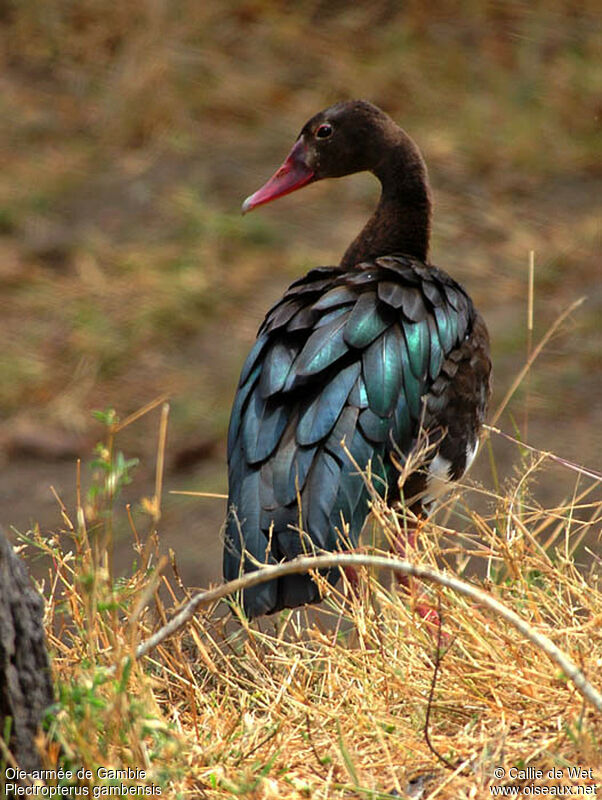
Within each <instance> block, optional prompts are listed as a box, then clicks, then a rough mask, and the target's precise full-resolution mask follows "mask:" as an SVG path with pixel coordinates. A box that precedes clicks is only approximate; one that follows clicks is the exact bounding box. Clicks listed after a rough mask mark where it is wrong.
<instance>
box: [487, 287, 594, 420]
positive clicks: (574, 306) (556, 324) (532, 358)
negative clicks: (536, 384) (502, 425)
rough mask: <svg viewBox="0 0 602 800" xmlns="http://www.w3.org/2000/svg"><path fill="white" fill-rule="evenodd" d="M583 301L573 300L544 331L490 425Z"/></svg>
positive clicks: (581, 299)
mask: <svg viewBox="0 0 602 800" xmlns="http://www.w3.org/2000/svg"><path fill="white" fill-rule="evenodd" d="M584 301H585V297H580V298H579V299H578V300H575V302H574V303H571V305H570V306H569V307H568V308H566V309H565V310H564V311H563V312H562V314H561V315H560V316H559V317H558V318H557V319H556V320H555V321H554V322H553V324H552V325H551V326H550V328H548V330H547V331H546V333H545V335H544V336H543V338H542V340H541V341H540V342H539V344H538V345H537V347H536V348H535V349H534V350H533V352H532V353H531V355H530V356H529V358H528V359H527V361H526V363H525V366H524V367H523V368H522V369H521V371H520V372H519V373H518V375H517V376H516V378H515V379H514V381H513V382H512V386H511V387H510V388H509V389H508V391H507V392H506V394H505V395H504V399H503V400H502V402H501V403H500V404H499V406H498V407H497V410H496V412H495V414H494V415H493V417H492V419H491V425H495V423H496V422H497V421H498V419H499V418H500V417H501V415H502V413H503V411H504V409H505V408H506V406H507V405H508V403H509V402H510V399H511V398H512V395H513V394H514V392H515V391H516V390H517V389H518V387H519V386H520V384H521V383H522V381H523V378H524V377H525V375H526V374H527V372H528V371H529V370H530V369H531V366H532V364H533V362H534V361H535V359H536V358H537V356H538V355H539V354H540V353H541V351H542V350H543V348H544V347H545V346H546V344H547V343H548V342H549V341H550V339H551V338H552V336H553V335H554V334H555V333H556V331H557V330H558V328H559V327H560V326H561V325H562V323H563V322H564V321H565V319H566V318H567V317H568V316H570V315H571V314H572V313H573V311H575V309H577V308H579V306H580V305H581V304H582V303H583V302H584Z"/></svg>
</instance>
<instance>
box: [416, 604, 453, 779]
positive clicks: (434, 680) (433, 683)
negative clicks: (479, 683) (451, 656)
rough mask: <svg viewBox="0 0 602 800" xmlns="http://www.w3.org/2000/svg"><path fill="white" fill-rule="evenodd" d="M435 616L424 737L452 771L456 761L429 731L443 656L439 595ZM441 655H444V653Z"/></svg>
mask: <svg viewBox="0 0 602 800" xmlns="http://www.w3.org/2000/svg"><path fill="white" fill-rule="evenodd" d="M437 617H438V624H437V645H436V652H435V668H434V669H433V677H432V678H431V689H430V691H429V699H428V701H427V704H426V717H425V720H424V739H425V741H426V744H427V747H428V749H429V750H430V751H431V753H432V754H433V755H434V756H435V757H436V758H438V759H439V761H440V762H441V763H442V764H443V766H445V767H446V768H447V769H450V770H452V771H453V770H455V769H456V768H457V766H458V763H457V762H456V763H455V764H454V763H453V762H452V761H450V760H449V759H448V758H445V756H442V755H441V753H440V752H439V751H438V750H437V748H436V747H435V745H434V744H433V743H432V742H431V735H430V733H429V725H430V722H431V712H432V710H433V698H434V696H435V687H436V686H437V678H438V677H439V672H440V670H441V662H442V661H443V656H442V655H441V639H442V632H443V618H442V616H441V595H439V601H438V603H437ZM448 650H449V647H448V648H447V649H446V651H445V652H446V653H447V652H448ZM443 655H445V653H444V654H443Z"/></svg>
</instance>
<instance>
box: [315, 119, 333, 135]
mask: <svg viewBox="0 0 602 800" xmlns="http://www.w3.org/2000/svg"><path fill="white" fill-rule="evenodd" d="M329 136H332V125H329V124H328V123H325V124H324V125H320V127H319V128H318V130H317V131H316V138H318V139H328V137H329Z"/></svg>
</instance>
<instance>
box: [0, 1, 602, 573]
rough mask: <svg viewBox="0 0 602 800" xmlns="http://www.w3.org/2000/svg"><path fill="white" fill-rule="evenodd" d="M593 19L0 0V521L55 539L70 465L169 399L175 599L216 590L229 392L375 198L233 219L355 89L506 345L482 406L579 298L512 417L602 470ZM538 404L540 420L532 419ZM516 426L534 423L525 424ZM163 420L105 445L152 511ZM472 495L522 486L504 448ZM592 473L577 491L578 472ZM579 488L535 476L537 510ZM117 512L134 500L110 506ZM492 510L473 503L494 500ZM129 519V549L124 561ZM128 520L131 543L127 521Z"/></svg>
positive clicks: (567, 14)
mask: <svg viewBox="0 0 602 800" xmlns="http://www.w3.org/2000/svg"><path fill="white" fill-rule="evenodd" d="M596 5H597V4H595V2H594V0H580V1H579V2H577V0H572V1H571V0H534V2H530V3H524V2H514V1H513V0H500V1H497V2H495V1H494V2H487V0H441V2H438V3H436V4H425V3H423V2H419V0H409V1H408V2H402V3H398V2H387V1H386V0H380V1H379V0H371V2H369V3H363V2H356V3H342V2H337V1H336V0H297V1H296V2H292V0H291V2H275V0H274V1H271V0H240V2H224V1H223V0H222V2H218V0H203V1H202V2H199V0H121V2H119V3H117V4H115V3H109V2H107V0H78V2H72V1H71V0H45V2H43V3H40V2H38V0H12V1H11V0H5V1H4V2H3V3H2V4H1V6H0V14H1V17H2V27H1V30H0V37H1V39H2V46H1V48H0V65H1V69H0V88H1V91H0V104H1V105H0V113H1V117H2V120H3V125H2V131H1V132H0V135H1V136H2V140H3V142H2V143H1V144H2V149H1V154H0V158H1V163H2V170H1V173H0V287H1V288H0V303H1V314H0V326H1V328H0V329H1V333H2V342H3V346H2V348H1V351H0V415H1V423H0V459H1V461H2V478H1V479H0V524H1V525H2V526H4V527H6V528H7V529H9V528H10V526H14V527H15V528H16V529H17V530H20V531H26V530H27V529H28V528H30V527H31V526H33V525H35V524H39V525H40V527H41V529H42V530H53V531H56V530H59V529H60V528H61V527H62V526H63V525H64V521H63V520H62V519H61V515H60V509H59V506H58V504H57V501H56V499H55V497H54V496H53V493H52V492H51V489H50V487H51V486H52V487H54V489H55V490H56V492H57V493H58V495H59V496H60V497H61V498H62V500H63V502H64V503H65V505H66V507H67V509H68V510H69V512H70V513H72V511H73V508H74V502H75V492H76V466H75V465H76V459H77V458H78V457H81V458H82V483H83V484H84V488H85V486H86V485H87V483H88V482H89V479H90V474H91V471H90V467H89V463H90V461H91V459H92V453H93V449H94V445H95V443H96V442H97V441H99V440H100V439H102V438H103V437H105V436H106V431H105V430H104V429H103V427H102V425H100V424H99V423H98V422H97V421H95V420H94V418H93V417H92V413H91V412H92V410H93V409H106V408H108V407H114V408H115V409H116V411H117V413H118V414H119V416H120V417H121V418H124V417H127V415H128V414H130V413H132V412H134V411H136V410H137V409H138V408H140V407H142V406H144V405H145V404H146V403H148V402H150V401H152V400H153V399H155V398H157V397H158V396H159V395H162V394H164V393H166V394H169V396H170V404H171V413H170V419H169V433H168V439H167V450H166V468H165V479H164V499H163V515H162V518H161V520H160V523H159V526H158V530H159V536H160V538H161V543H162V547H163V548H164V549H167V548H173V550H174V551H175V553H176V557H177V559H178V562H179V564H180V571H181V573H182V575H183V577H184V579H185V581H186V582H188V583H191V584H195V585H202V584H204V583H206V582H207V581H208V580H210V579H215V578H217V577H219V573H220V566H221V564H220V562H221V544H220V541H219V530H220V526H221V523H222V521H223V517H224V511H225V502H224V501H223V500H216V499H200V498H195V497H185V496H179V495H171V494H169V492H170V491H171V490H174V489H177V490H188V491H205V492H217V493H220V492H224V491H225V489H226V468H225V435H226V428H227V423H228V416H229V409H230V404H231V401H232V397H233V394H234V391H235V387H236V383H237V379H238V373H239V370H240V367H241V364H242V361H243V359H244V356H245V354H246V351H247V350H248V348H249V347H250V345H251V343H252V341H253V339H254V336H255V333H256V330H257V327H258V326H259V324H260V322H261V320H262V318H263V315H264V314H265V312H266V310H267V309H268V307H269V306H270V305H271V304H272V303H273V302H274V301H275V300H276V299H277V298H278V297H279V296H280V295H281V294H282V292H283V290H284V289H285V287H286V286H287V285H288V283H290V282H291V281H292V280H293V279H295V278H296V277H297V276H300V275H301V274H302V273H303V272H304V271H306V270H307V269H308V268H310V267H312V266H316V265H318V264H332V263H336V262H337V261H338V259H339V257H340V255H341V254H342V252H343V251H344V249H345V248H346V246H347V244H348V243H349V242H350V240H351V239H352V238H353V237H354V236H355V234H356V233H357V231H358V230H359V229H360V227H361V225H362V223H363V221H364V220H365V219H366V217H367V216H368V215H369V213H370V211H371V209H372V207H373V206H374V204H375V202H376V200H377V197H378V186H377V183H376V181H375V180H374V178H372V177H371V176H369V175H359V176H354V177H352V178H347V179H345V180H343V181H334V182H330V183H323V184H318V185H316V186H311V187H309V188H308V189H306V190H303V191H302V192H299V193H297V194H295V195H292V196H290V197H287V198H284V199H282V200H281V201H279V202H278V203H276V204H274V205H270V206H269V207H267V208H265V209H261V210H258V211H256V212H254V213H253V214H251V215H249V216H246V217H244V218H242V217H241V216H240V204H241V202H242V200H243V199H244V197H246V196H247V195H248V194H250V193H251V192H252V191H254V190H255V189H257V188H258V187H259V186H260V185H261V184H262V183H263V182H264V181H265V180H266V179H267V177H268V176H269V175H270V174H271V173H272V172H273V170H274V169H275V168H276V167H277V166H278V165H279V164H280V163H281V161H282V159H283V157H284V156H285V155H286V153H287V152H288V149H289V148H290V146H291V145H292V143H293V141H294V140H295V138H296V136H297V134H298V132H299V130H300V129H301V127H302V125H303V123H304V122H305V121H306V119H307V118H308V117H310V116H311V115H313V114H314V113H315V112H316V111H318V110H319V109H321V108H323V107H324V106H327V105H329V104H331V103H332V102H335V101H338V100H341V99H348V98H352V97H364V98H367V99H369V100H371V101H372V102H374V103H376V104H377V105H379V106H381V107H382V108H384V109H385V110H386V111H387V112H388V113H389V114H391V115H392V116H393V117H394V118H395V119H396V120H397V121H398V122H399V123H400V124H401V125H402V126H403V127H405V128H406V130H407V131H408V132H409V133H410V134H411V135H412V136H413V137H414V139H415V140H416V141H417V142H418V144H419V146H420V147H421V149H422V150H423V153H424V156H425V158H426V161H427V163H428V166H429V170H430V177H431V182H432V187H433V193H434V199H435V216H434V228H433V241H432V249H431V259H432V261H433V263H435V264H437V265H439V266H441V267H443V268H444V269H446V270H447V271H449V272H450V273H451V274H452V275H453V276H454V277H455V278H457V279H458V280H459V281H461V282H462V283H464V284H465V285H466V287H467V288H468V290H469V292H470V293H471V294H472V296H473V298H474V300H475V302H476V304H477V305H478V307H479V308H480V309H481V311H482V312H483V314H484V316H485V319H486V321H487V323H488V326H489V328H490V331H491V335H492V347H493V360H494V368H495V394H494V400H493V407H494V408H495V407H496V406H497V404H498V403H499V402H500V400H501V399H502V397H503V396H504V394H505V392H506V391H507V389H508V388H509V386H510V385H511V383H512V380H513V379H514V377H515V376H516V374H517V373H518V371H519V370H520V368H521V367H522V365H523V364H524V362H525V357H526V352H527V326H526V306H527V302H526V297H527V283H528V279H527V276H528V261H529V251H530V250H533V251H535V264H536V272H535V330H534V342H537V341H538V340H539V339H540V338H541V336H542V335H543V334H544V333H545V331H546V330H547V328H548V327H549V326H550V324H551V323H552V322H553V321H554V320H555V319H556V318H557V316H558V315H559V314H560V313H561V312H562V311H563V310H564V309H565V308H566V307H567V306H568V305H569V304H570V303H571V302H572V301H574V300H575V299H577V298H579V297H581V296H585V297H586V298H587V299H586V302H585V303H584V304H583V305H582V306H581V307H580V308H579V309H578V310H577V311H576V312H575V313H574V314H573V315H572V316H571V317H570V319H569V321H568V322H567V323H565V324H564V325H563V326H562V328H561V329H560V331H559V332H558V333H557V334H556V335H555V336H554V338H553V339H552V341H551V342H550V344H549V345H548V346H547V347H546V349H545V350H544V352H543V353H542V355H541V356H540V357H539V358H538V360H537V361H536V363H535V366H534V368H533V371H532V373H531V377H530V381H529V384H528V388H527V385H526V384H523V386H522V387H521V388H520V389H519V391H518V392H517V393H516V395H515V397H514V398H513V400H512V402H511V403H510V406H509V408H508V410H507V411H506V412H505V414H504V415H503V417H502V419H501V421H500V424H501V426H502V427H503V428H504V429H505V430H507V431H509V432H510V433H512V434H516V433H517V432H520V435H521V436H523V435H526V440H527V441H528V442H529V443H530V444H532V445H533V446H535V447H538V448H543V449H546V450H552V451H554V452H556V453H558V454H559V455H561V456H562V457H564V458H566V459H570V460H573V461H576V462H578V463H581V464H586V465H588V466H590V467H593V468H598V469H599V468H600V466H601V464H600V452H601V451H602V383H601V377H600V376H601V372H602V370H601V368H602V338H601V327H602V326H601V322H600V320H601V319H602V280H601V278H602V269H601V266H600V260H599V245H600V229H599V222H600V200H601V196H602V191H601V188H602V169H601V164H600V144H601V140H600V116H601V112H602V94H601V89H602V71H601V70H602V66H601V65H602V59H600V52H599V47H600V41H601V39H600V17H599V9H597V8H596ZM526 410H527V411H528V419H527V418H526ZM525 425H528V428H527V429H526V430H525ZM158 429H159V410H158V409H157V410H155V411H153V412H151V413H149V414H147V415H146V416H144V417H142V418H140V419H139V420H137V421H136V422H135V423H133V424H132V425H130V426H128V427H127V428H126V429H125V430H124V431H123V432H122V433H120V434H119V438H118V441H117V447H118V449H119V450H122V451H123V452H124V453H125V455H126V457H128V458H129V457H138V458H139V459H140V465H139V466H138V467H137V468H136V470H135V471H134V472H133V475H132V477H133V482H132V484H131V485H130V486H129V487H128V489H127V491H126V493H125V495H124V498H123V500H125V499H128V498H131V499H132V502H133V503H134V504H135V505H134V516H135V519H136V520H137V524H138V525H139V526H140V530H141V531H145V530H147V529H149V527H152V522H151V521H150V519H149V517H148V516H146V517H145V512H144V509H143V508H142V509H140V508H139V506H138V503H139V500H140V498H144V497H148V496H150V495H152V492H153V491H154V485H155V483H154V482H155V458H156V449H157V438H158ZM492 444H493V452H494V456H495V458H494V462H495V470H492V467H491V463H490V460H489V459H488V457H487V452H486V450H483V451H482V453H481V455H480V456H479V459H478V461H477V463H476V465H475V468H474V469H473V472H472V475H471V477H472V479H473V480H474V481H476V482H479V483H481V484H482V485H483V486H485V487H486V488H489V489H492V488H495V487H497V486H498V485H499V486H501V487H504V486H511V485H512V482H513V481H516V480H517V477H516V476H517V468H518V465H519V464H520V461H521V454H520V452H519V451H518V449H517V448H516V447H515V446H510V445H508V444H505V443H503V442H501V441H500V440H499V439H495V438H494V440H493V441H492ZM581 480H582V481H583V479H581ZM576 485H577V487H578V488H580V487H581V486H584V485H585V484H584V483H583V482H582V483H581V484H579V478H578V476H577V475H576V474H575V473H573V472H570V471H568V470H566V469H564V470H563V469H559V468H553V467H551V466H550V467H547V466H546V467H545V468H543V469H541V470H539V471H538V472H537V474H536V476H535V479H534V480H533V481H532V484H531V485H530V489H529V491H530V492H531V494H532V498H533V502H534V503H546V504H548V505H551V506H554V505H556V504H560V503H561V502H562V501H563V500H564V499H565V498H567V497H570V496H571V495H572V493H573V492H574V491H575V487H576ZM121 502H123V501H121ZM480 502H482V501H480ZM122 516H123V517H124V521H123V526H122V530H121V529H119V530H116V535H117V537H118V542H117V548H118V555H119V557H120V558H121V559H122V561H123V562H124V563H129V561H131V559H132V557H133V553H132V548H131V538H132V537H131V533H130V532H129V529H128V525H127V521H126V520H125V514H122ZM118 527H119V526H118Z"/></svg>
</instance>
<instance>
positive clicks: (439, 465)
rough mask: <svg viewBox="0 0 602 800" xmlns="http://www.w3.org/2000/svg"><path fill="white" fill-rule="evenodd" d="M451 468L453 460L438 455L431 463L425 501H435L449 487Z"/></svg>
mask: <svg viewBox="0 0 602 800" xmlns="http://www.w3.org/2000/svg"><path fill="white" fill-rule="evenodd" d="M450 470H451V461H448V460H447V458H443V456H441V455H439V453H437V455H436V456H435V457H434V458H433V460H432V461H431V463H430V464H429V471H428V476H427V479H426V487H427V492H426V494H425V496H424V499H423V503H425V504H426V503H433V502H434V501H435V500H438V499H439V497H441V495H442V494H445V492H447V491H448V489H449V484H450V480H449V475H450Z"/></svg>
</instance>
